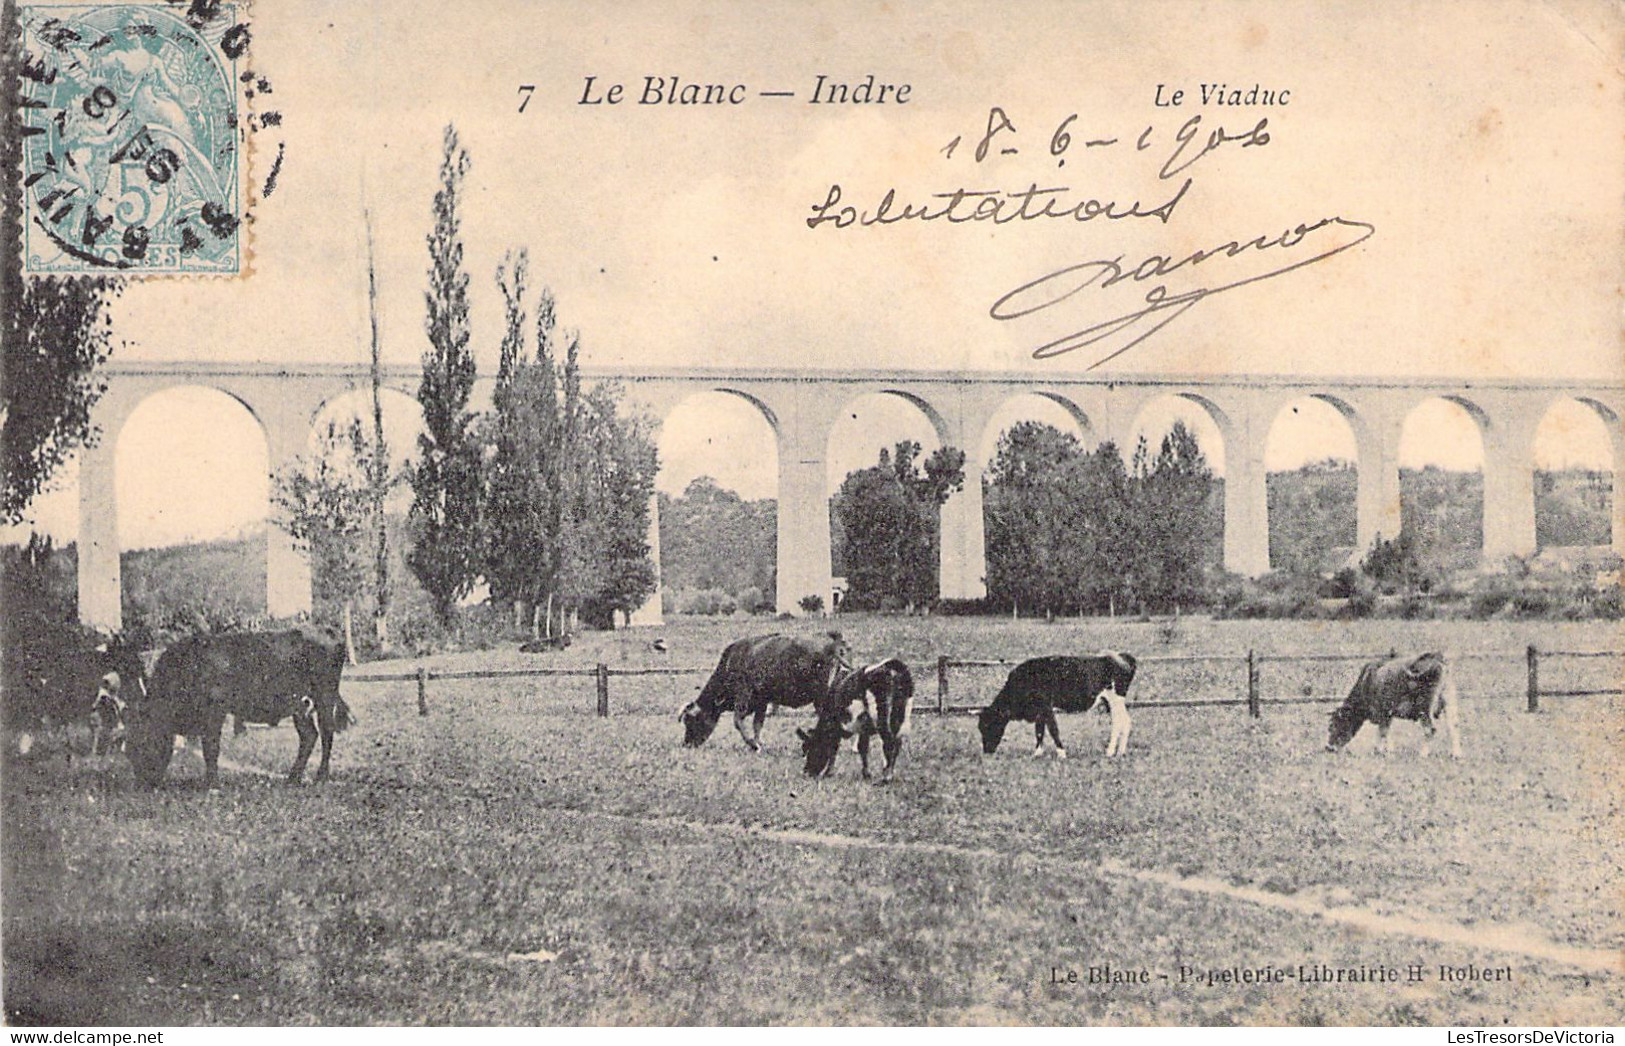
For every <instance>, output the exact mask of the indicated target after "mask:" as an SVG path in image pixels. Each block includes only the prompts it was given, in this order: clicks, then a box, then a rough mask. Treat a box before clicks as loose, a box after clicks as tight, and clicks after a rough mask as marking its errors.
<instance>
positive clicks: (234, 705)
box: [125, 628, 350, 788]
mask: <svg viewBox="0 0 1625 1046" xmlns="http://www.w3.org/2000/svg"><path fill="white" fill-rule="evenodd" d="M343 670H344V644H343V643H342V642H340V641H338V640H335V639H332V638H329V637H327V636H323V635H320V634H317V633H313V632H311V631H308V630H304V629H297V628H296V629H289V630H287V631H283V632H239V633H232V634H225V635H210V636H192V637H190V638H188V639H183V640H181V641H180V642H179V643H176V644H175V645H174V646H172V647H170V648H169V649H168V650H166V651H164V654H163V656H162V657H160V658H159V659H158V667H157V668H156V669H154V670H153V676H152V684H151V686H150V687H149V688H148V694H147V699H146V700H145V701H142V702H140V703H139V704H135V705H132V706H131V709H130V716H129V720H130V723H129V732H128V738H127V740H126V742H125V750H126V752H128V754H129V756H130V762H131V763H132V764H133V765H134V767H135V773H136V777H137V778H139V779H140V780H141V782H142V783H143V784H146V785H148V786H149V787H157V786H158V785H159V784H160V783H162V781H163V778H164V771H165V770H166V769H167V768H168V766H169V760H170V755H171V753H172V752H173V751H174V741H175V737H176V736H177V735H179V736H186V737H193V736H195V737H199V738H201V740H202V742H203V763H204V770H205V781H206V783H207V785H208V786H209V787H210V788H213V787H215V786H216V785H217V783H218V781H219V772H218V764H219V759H220V729H221V727H222V726H223V725H224V723H225V721H226V716H227V715H228V714H230V715H235V716H236V717H237V720H238V722H249V723H264V724H266V725H267V726H275V725H277V724H278V723H280V722H281V721H282V720H283V719H286V718H288V717H290V716H291V717H292V718H293V725H294V729H296V730H298V731H299V755H298V757H297V758H296V759H295V760H294V764H293V769H292V770H290V771H289V772H288V781H289V783H290V784H298V783H299V782H300V781H301V780H302V779H303V777H304V773H305V764H306V763H307V762H308V761H309V760H310V753H311V750H312V749H313V748H315V746H316V739H317V738H318V737H320V738H321V742H322V761H321V765H320V766H318V767H317V769H316V780H318V781H320V780H324V779H325V778H326V777H327V767H328V759H329V758H330V756H331V754H332V751H333V733H334V731H336V730H343V729H344V728H345V727H347V726H349V724H350V708H349V706H348V705H346V704H345V703H344V699H343V698H341V697H340V696H339V677H340V675H341V674H342V673H343Z"/></svg>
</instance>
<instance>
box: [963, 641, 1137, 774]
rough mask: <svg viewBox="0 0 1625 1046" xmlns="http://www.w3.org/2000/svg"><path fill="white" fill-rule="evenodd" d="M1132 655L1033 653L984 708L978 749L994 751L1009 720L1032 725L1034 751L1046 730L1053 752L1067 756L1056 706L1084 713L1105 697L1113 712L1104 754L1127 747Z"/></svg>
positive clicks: (1130, 723)
mask: <svg viewBox="0 0 1625 1046" xmlns="http://www.w3.org/2000/svg"><path fill="white" fill-rule="evenodd" d="M1135 667H1136V666H1135V661H1134V655H1133V654H1121V653H1117V652H1116V651H1112V650H1106V651H1102V652H1101V653H1100V654H1097V655H1095V656H1094V657H1067V656H1055V657H1035V658H1033V659H1032V660H1030V661H1023V662H1022V663H1021V664H1019V665H1017V666H1016V667H1015V668H1014V669H1013V670H1012V671H1011V672H1010V677H1009V678H1008V679H1006V680H1005V681H1004V687H1003V688H1002V689H1001V690H1000V691H999V693H998V695H997V696H996V697H994V698H993V703H992V704H990V705H988V706H987V707H986V708H984V709H982V712H981V715H980V716H978V717H977V726H978V728H979V729H980V730H981V733H982V751H983V752H984V753H986V754H988V755H992V754H993V753H994V752H996V751H998V748H999V741H1000V740H1002V739H1003V737H1004V728H1005V727H1006V726H1008V725H1009V723H1010V721H1011V720H1012V719H1021V720H1025V721H1027V722H1030V723H1032V724H1033V733H1034V746H1033V755H1034V756H1037V755H1038V754H1039V753H1040V752H1042V751H1043V748H1044V729H1045V728H1046V727H1048V728H1049V735H1050V737H1051V739H1053V740H1054V742H1055V754H1056V756H1057V757H1059V758H1061V759H1065V758H1066V746H1064V745H1063V744H1061V730H1060V727H1059V726H1058V725H1057V724H1056V722H1055V713H1056V711H1057V710H1060V711H1062V712H1087V711H1089V709H1091V708H1093V707H1094V704H1095V699H1096V698H1097V697H1099V696H1101V695H1102V694H1104V695H1105V699H1106V704H1107V707H1109V708H1110V709H1111V713H1112V733H1111V737H1110V738H1109V739H1108V740H1107V742H1106V755H1107V756H1108V757H1110V756H1115V755H1117V754H1118V753H1119V752H1122V751H1124V750H1125V749H1127V748H1128V735H1129V731H1130V730H1132V729H1133V727H1134V723H1133V721H1132V720H1131V719H1130V718H1129V714H1128V688H1129V684H1130V683H1132V682H1134V671H1135Z"/></svg>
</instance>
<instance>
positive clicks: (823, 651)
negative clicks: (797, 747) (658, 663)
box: [677, 632, 850, 752]
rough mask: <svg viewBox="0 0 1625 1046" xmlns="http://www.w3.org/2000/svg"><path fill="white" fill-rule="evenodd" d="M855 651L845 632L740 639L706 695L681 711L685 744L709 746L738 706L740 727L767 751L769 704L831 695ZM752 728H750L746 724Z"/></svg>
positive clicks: (748, 741) (798, 703)
mask: <svg viewBox="0 0 1625 1046" xmlns="http://www.w3.org/2000/svg"><path fill="white" fill-rule="evenodd" d="M849 657H850V652H849V651H848V649H847V645H846V641H845V640H844V639H842V638H841V634H840V633H839V632H830V633H828V634H827V635H825V636H823V637H822V638H819V639H802V638H798V637H796V636H790V635H784V634H782V633H774V634H772V635H765V636H751V637H750V638H748V639H739V640H735V641H734V642H732V643H729V644H728V647H727V649H725V650H723V652H722V659H721V660H720V661H718V662H717V667H716V671H714V672H712V673H711V678H710V679H708V680H706V683H705V686H704V687H703V688H702V689H701V690H700V696H699V697H697V698H695V699H694V700H693V701H690V702H689V703H688V704H687V705H685V706H684V707H683V710H682V711H681V712H679V713H678V714H677V718H678V721H679V722H681V723H682V724H683V744H685V745H687V746H688V747H690V748H697V747H699V746H700V745H703V744H704V743H705V742H706V739H708V738H709V737H710V736H711V733H712V731H714V730H715V729H716V728H717V722H718V721H719V720H721V718H722V714H723V713H724V712H725V711H728V710H729V709H732V710H733V714H734V727H735V728H736V729H738V731H739V736H740V737H741V738H743V739H744V742H745V747H747V748H749V749H750V750H751V751H753V752H760V751H761V750H762V740H761V739H762V721H763V720H765V719H766V718H767V709H768V706H769V705H782V706H784V707H785V708H802V707H805V706H806V705H810V704H813V703H814V702H815V701H817V700H818V698H819V697H820V696H823V695H826V694H828V693H829V689H830V687H831V686H832V685H833V684H834V682H835V678H836V676H837V675H838V674H839V673H840V672H841V671H842V670H843V669H844V668H845V667H846V665H847V663H848V658H849ZM747 721H749V722H750V729H749V730H747V729H746V722H747Z"/></svg>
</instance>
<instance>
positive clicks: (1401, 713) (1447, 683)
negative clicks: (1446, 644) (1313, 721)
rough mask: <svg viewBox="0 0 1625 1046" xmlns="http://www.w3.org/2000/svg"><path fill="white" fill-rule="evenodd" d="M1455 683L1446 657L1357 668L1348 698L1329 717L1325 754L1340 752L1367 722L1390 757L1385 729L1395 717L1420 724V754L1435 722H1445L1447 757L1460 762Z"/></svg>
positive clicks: (1430, 655) (1431, 655)
mask: <svg viewBox="0 0 1625 1046" xmlns="http://www.w3.org/2000/svg"><path fill="white" fill-rule="evenodd" d="M1460 705H1461V700H1460V697H1459V696H1458V695H1457V693H1456V680H1455V676H1454V674H1453V673H1452V672H1451V671H1450V665H1449V663H1448V662H1447V661H1446V659H1445V656H1444V655H1443V654H1439V653H1426V654H1421V655H1419V656H1417V657H1413V658H1412V657H1396V658H1391V659H1389V660H1384V661H1372V662H1370V663H1369V664H1367V665H1365V666H1364V667H1363V668H1361V669H1360V677H1359V678H1358V679H1356V680H1355V681H1354V688H1353V689H1352V690H1350V691H1349V696H1348V698H1347V699H1346V700H1344V702H1343V703H1342V704H1341V705H1339V706H1338V708H1337V711H1335V712H1333V713H1332V722H1331V728H1330V730H1329V732H1328V734H1327V737H1326V751H1328V752H1336V751H1338V750H1340V749H1342V748H1343V747H1344V746H1345V745H1347V744H1348V743H1349V741H1350V740H1352V739H1353V738H1354V735H1355V734H1357V733H1359V732H1360V727H1362V726H1364V725H1365V724H1366V723H1368V722H1369V723H1375V724H1377V734H1378V735H1379V737H1380V739H1381V740H1380V742H1379V746H1380V748H1381V751H1382V753H1383V754H1384V755H1387V754H1388V726H1389V723H1391V722H1392V721H1393V720H1395V719H1413V720H1415V721H1417V722H1419V723H1421V724H1422V729H1423V730H1424V731H1426V737H1424V738H1423V740H1422V754H1423V755H1427V754H1428V748H1429V745H1428V742H1429V741H1431V740H1432V739H1433V734H1434V723H1436V722H1443V723H1444V725H1445V730H1446V731H1447V732H1448V733H1449V734H1450V754H1451V756H1452V757H1454V758H1456V759H1460V758H1461V737H1460V735H1459V734H1458V733H1457V727H1456V720H1457V718H1458V717H1459V716H1460V713H1461V708H1460Z"/></svg>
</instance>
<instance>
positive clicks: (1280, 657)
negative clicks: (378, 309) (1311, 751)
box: [344, 646, 1625, 719]
mask: <svg viewBox="0 0 1625 1046" xmlns="http://www.w3.org/2000/svg"><path fill="white" fill-rule="evenodd" d="M1383 656H1388V657H1394V656H1397V655H1396V654H1395V653H1394V652H1393V651H1389V653H1388V654H1386V655H1382V654H1259V653H1257V652H1256V651H1253V650H1249V651H1247V653H1246V654H1245V655H1241V654H1189V655H1158V654H1153V655H1148V656H1146V657H1142V658H1140V659H1139V661H1138V664H1139V666H1140V671H1141V672H1144V671H1145V668H1146V666H1148V665H1159V664H1210V665H1211V664H1219V665H1224V664H1234V665H1235V669H1236V675H1237V677H1238V679H1237V682H1238V690H1239V691H1240V692H1242V693H1244V694H1245V696H1244V697H1235V698H1212V697H1209V698H1190V699H1180V700H1148V701H1135V702H1134V710H1135V711H1136V712H1138V711H1140V710H1142V709H1147V708H1196V707H1212V708H1220V707H1226V706H1230V707H1239V706H1243V705H1244V706H1246V708H1247V713H1248V715H1250V716H1252V717H1253V718H1254V719H1258V718H1260V717H1262V715H1263V709H1264V706H1265V705H1301V704H1337V703H1338V702H1340V701H1341V700H1342V696H1341V695H1336V694H1330V695H1325V696H1315V695H1307V696H1287V695H1282V696H1269V697H1266V696H1264V694H1263V693H1262V690H1263V688H1262V686H1261V685H1260V681H1259V680H1260V675H1261V671H1262V669H1263V667H1264V666H1265V665H1267V664H1308V663H1345V664H1348V663H1364V662H1366V661H1372V660H1376V659H1377V658H1379V657H1383ZM1589 658H1614V659H1615V660H1620V659H1622V658H1625V654H1621V653H1619V652H1617V651H1611V650H1598V651H1593V650H1586V651H1580V650H1539V649H1537V648H1535V647H1533V646H1531V647H1529V648H1528V649H1527V650H1526V651H1525V653H1524V657H1523V658H1522V660H1523V662H1524V665H1525V671H1526V673H1527V676H1528V679H1527V686H1526V687H1525V691H1524V693H1525V696H1526V701H1527V709H1528V711H1530V712H1538V711H1539V710H1540V699H1541V698H1543V697H1590V696H1596V695H1603V694H1621V693H1625V687H1621V686H1613V687H1603V688H1570V689H1556V690H1546V689H1541V685H1540V673H1541V664H1542V662H1543V661H1546V662H1552V661H1561V660H1563V659H1589ZM1456 660H1458V661H1503V662H1506V663H1507V664H1508V665H1515V664H1516V663H1517V662H1518V660H1519V657H1518V655H1516V654H1460V655H1457V656H1456ZM1018 663H1019V662H1016V661H1002V660H1001V661H978V660H958V659H955V658H950V657H947V656H942V657H938V658H937V700H936V703H935V705H934V706H933V705H930V704H924V703H922V704H920V705H918V706H917V707H919V708H921V709H922V710H924V711H929V712H935V713H937V714H939V715H953V714H964V713H969V712H974V711H977V710H979V709H980V708H981V704H974V705H972V704H955V703H954V702H953V700H952V694H951V693H950V683H949V677H950V675H951V673H952V670H953V669H956V668H1001V667H1013V666H1014V665H1016V664H1018ZM711 670H712V668H711V666H703V667H697V668H611V667H610V666H609V665H606V664H603V663H599V664H597V665H595V666H593V667H592V668H497V669H476V670H465V671H444V672H442V671H435V670H432V669H430V668H428V667H426V666H424V665H419V666H418V667H417V670H416V671H415V672H407V673H389V674H369V673H359V674H346V675H345V677H344V681H345V682H346V683H401V682H407V683H410V682H415V683H416V684H417V707H418V715H420V716H426V715H428V714H429V683H430V682H431V681H435V680H481V679H507V678H537V677H546V676H557V677H575V678H589V677H590V678H592V679H593V680H594V681H595V683H596V687H595V689H596V695H597V706H596V712H597V714H598V715H599V716H604V717H607V716H608V715H609V714H610V679H611V678H612V677H616V676H622V677H626V676H706V675H709V674H710V672H711Z"/></svg>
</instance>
